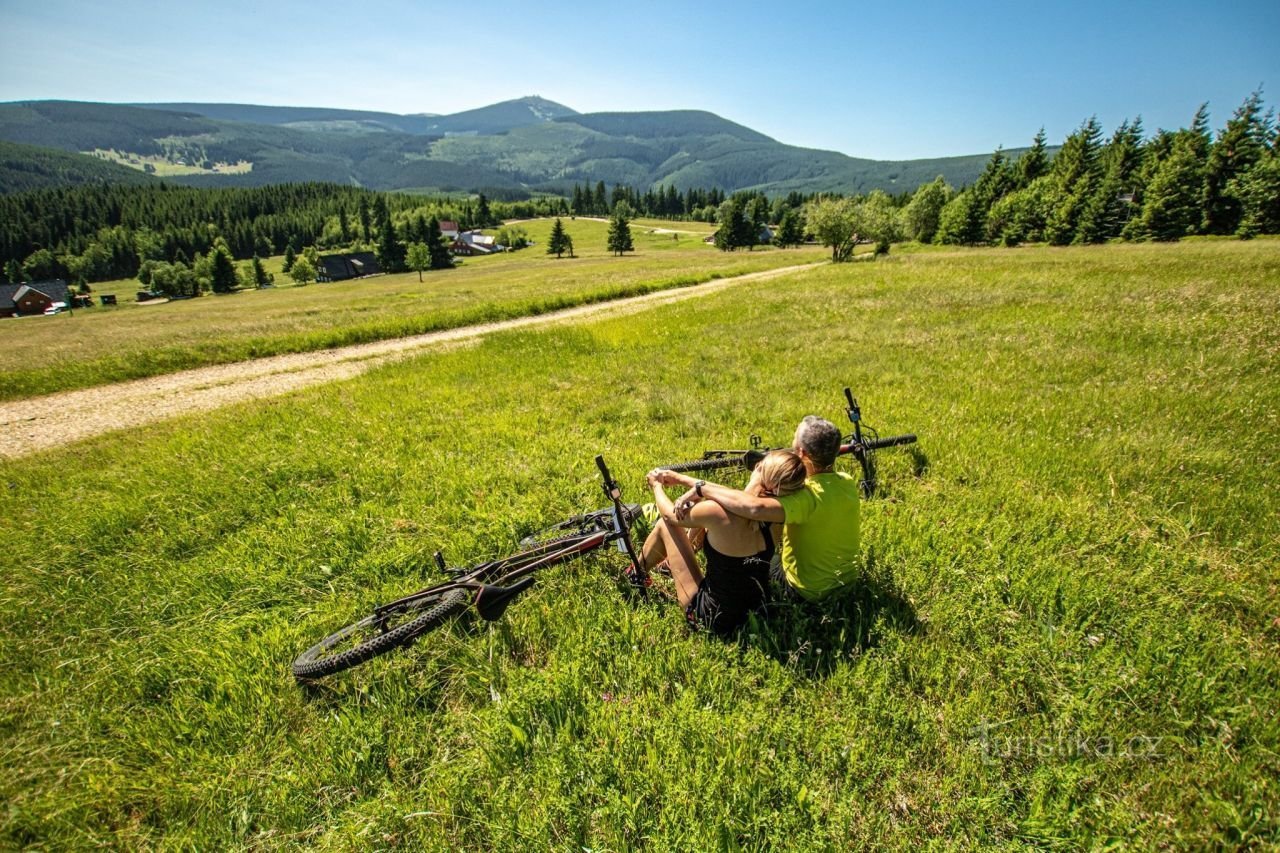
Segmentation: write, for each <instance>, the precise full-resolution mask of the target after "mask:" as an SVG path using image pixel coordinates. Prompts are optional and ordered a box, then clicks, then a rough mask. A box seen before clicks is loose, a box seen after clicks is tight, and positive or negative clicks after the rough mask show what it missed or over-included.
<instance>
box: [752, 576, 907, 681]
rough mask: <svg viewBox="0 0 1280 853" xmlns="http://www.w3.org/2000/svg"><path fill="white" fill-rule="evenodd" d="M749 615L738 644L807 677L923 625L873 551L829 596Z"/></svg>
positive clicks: (776, 603) (781, 603)
mask: <svg viewBox="0 0 1280 853" xmlns="http://www.w3.org/2000/svg"><path fill="white" fill-rule="evenodd" d="M752 618H753V621H752V623H751V624H750V625H749V626H748V627H747V628H746V629H744V630H743V632H742V633H741V635H740V636H739V643H740V644H741V645H742V647H743V648H756V649H759V650H761V651H763V652H764V653H765V654H767V655H769V656H770V657H771V658H773V659H774V660H776V661H777V662H778V663H780V664H782V665H783V666H786V667H787V668H789V669H792V670H795V671H796V672H799V673H802V674H805V675H807V676H809V677H811V678H825V677H827V676H829V675H830V674H831V673H832V672H833V671H834V670H835V669H836V667H837V666H838V665H839V664H840V662H841V661H847V660H848V659H849V658H850V657H856V656H857V655H858V654H861V653H862V652H865V651H867V650H868V649H872V648H875V647H876V646H877V645H879V644H880V642H881V641H882V640H883V639H884V637H885V636H887V635H889V634H918V633H920V632H922V631H923V630H924V628H923V626H922V625H921V623H920V621H919V619H917V618H916V610H915V607H913V606H912V604H911V602H910V601H908V600H907V598H906V596H905V595H904V594H903V593H902V591H901V590H900V589H899V588H898V586H897V584H896V582H895V581H894V580H893V577H892V574H891V573H890V572H889V571H888V570H887V569H886V568H885V567H883V566H880V565H879V564H878V563H877V560H876V555H875V552H874V551H872V552H871V553H870V554H869V555H868V557H867V565H866V570H865V572H864V574H863V576H862V579H861V580H859V581H857V582H856V583H854V584H852V585H850V586H849V587H848V588H847V589H845V590H844V591H843V592H841V593H839V594H838V595H836V596H835V597H834V598H832V599H831V600H828V601H823V602H822V603H820V604H812V603H809V602H789V601H776V600H775V601H774V602H771V603H770V604H769V605H768V606H767V608H766V610H765V613H764V614H763V617H762V618H757V617H752Z"/></svg>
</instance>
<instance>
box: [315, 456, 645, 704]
mask: <svg viewBox="0 0 1280 853" xmlns="http://www.w3.org/2000/svg"><path fill="white" fill-rule="evenodd" d="M596 466H597V467H599V469H600V475H601V476H602V477H603V478H604V493H605V495H606V496H607V497H608V498H609V504H610V505H609V506H607V507H605V508H604V509H600V510H596V511H595V512H589V513H587V514H585V515H575V516H573V517H572V518H570V519H567V520H566V521H562V522H560V523H559V524H556V525H553V526H551V527H549V528H547V529H545V530H543V531H542V532H541V533H538V534H536V535H534V536H531V537H527V538H526V539H524V540H523V541H522V542H521V547H522V548H523V550H521V551H520V552H519V553H518V554H513V555H511V556H510V557H503V558H501V559H498V560H490V561H488V562H484V563H480V564H479V565H476V566H472V567H470V568H465V569H451V568H448V567H447V566H445V563H444V558H443V557H442V556H441V555H440V553H439V552H438V551H437V552H436V555H435V559H436V565H437V566H438V567H439V569H440V570H441V571H443V572H448V573H450V574H453V575H454V576H455V577H454V579H453V580H449V581H445V582H444V583H439V584H436V585H435V586H429V587H427V588H426V589H422V590H419V591H418V592H415V593H413V594H412V595H408V596H405V597H404V598H401V599H399V600H397V601H393V602H391V603H390V604H383V605H380V606H378V607H376V608H374V611H373V613H371V614H369V615H368V616H366V617H365V618H363V619H361V620H360V621H359V622H356V623H354V624H352V625H348V626H347V627H346V628H343V629H342V630H341V631H337V632H336V633H333V634H330V635H329V636H327V637H325V638H324V639H323V640H321V641H320V642H318V643H316V644H315V645H314V646H312V647H311V648H309V649H307V650H306V651H305V652H303V653H302V654H301V655H299V656H298V658H297V660H295V661H294V662H293V674H294V676H295V677H297V678H298V679H311V678H319V677H321V676H325V675H332V674H333V673H335V672H341V671H342V670H344V669H350V668H351V667H353V666H356V665H358V664H361V663H364V662H365V661H367V660H369V659H370V658H372V657H376V656H377V655H380V654H382V653H384V652H389V651H391V650H392V649H395V648H398V647H400V646H404V645H408V644H409V643H412V642H413V641H414V640H416V639H417V638H418V637H419V636H421V635H422V634H424V633H426V632H427V631H430V630H431V629H432V628H435V627H437V626H438V625H440V624H441V623H443V622H445V621H446V620H448V619H449V618H451V617H453V616H456V615H458V614H459V613H461V612H462V611H464V610H465V609H466V608H467V605H468V604H470V605H473V606H474V607H475V609H476V612H477V613H479V614H480V618H482V619H485V620H488V621H493V620H495V619H499V618H501V616H502V614H503V613H504V612H506V609H507V605H509V604H510V603H511V601H512V599H514V598H515V597H516V596H518V595H519V594H520V593H522V592H524V591H525V590H527V589H528V588H529V587H531V586H532V585H533V582H534V574H535V573H536V572H539V571H541V570H542V569H546V568H550V567H551V566H558V565H560V564H561V563H567V562H569V561H570V560H573V559H577V558H578V557H582V556H584V555H586V554H589V553H591V552H592V551H595V550H597V549H599V548H604V547H605V546H607V545H609V544H610V543H616V544H617V546H618V549H619V550H621V551H622V552H623V553H624V554H626V555H627V559H628V560H629V561H630V562H629V563H628V570H627V573H626V578H627V580H628V582H629V584H630V585H631V586H632V587H634V588H636V589H640V590H643V589H644V588H645V587H647V586H648V585H649V577H648V575H647V574H645V573H644V571H643V569H642V568H640V567H641V566H642V563H641V562H640V560H639V558H638V556H637V554H636V550H635V546H634V545H633V544H632V542H631V534H630V530H631V523H632V522H633V521H635V519H636V516H637V515H639V513H640V507H639V506H637V505H635V504H624V503H622V489H621V487H620V486H619V485H618V484H617V482H616V481H615V480H614V479H613V476H612V475H611V474H610V473H609V466H608V465H606V464H605V461H604V457H602V456H597V457H596Z"/></svg>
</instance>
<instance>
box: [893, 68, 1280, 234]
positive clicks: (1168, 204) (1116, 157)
mask: <svg viewBox="0 0 1280 853" xmlns="http://www.w3.org/2000/svg"><path fill="white" fill-rule="evenodd" d="M1278 131H1280V128H1277V126H1276V123H1275V120H1274V117H1273V115H1272V113H1271V112H1270V111H1267V112H1264V111H1263V105H1262V98H1261V93H1259V92H1254V93H1253V94H1251V95H1250V96H1249V97H1248V98H1246V99H1245V101H1244V103H1243V104H1241V105H1240V107H1239V108H1237V109H1236V110H1235V112H1234V113H1233V114H1232V116H1231V118H1230V119H1228V120H1227V122H1226V123H1225V125H1224V126H1223V127H1221V128H1220V129H1219V130H1218V131H1217V132H1216V133H1213V132H1212V131H1211V130H1210V127H1209V111H1208V106H1207V105H1203V106H1201V107H1200V109H1199V110H1197V111H1196V114H1195V116H1194V117H1193V119H1192V121H1191V126H1190V127H1186V128H1181V129H1179V130H1175V131H1168V130H1158V131H1156V133H1155V134H1154V135H1153V136H1151V137H1147V136H1145V134H1144V131H1143V127H1142V121H1141V119H1136V120H1134V121H1132V122H1130V121H1124V122H1122V123H1121V124H1120V126H1119V127H1118V128H1116V129H1115V131H1114V132H1113V133H1112V134H1111V136H1110V138H1108V139H1105V140H1104V138H1103V131H1102V127H1101V125H1100V124H1099V123H1098V121H1097V119H1096V118H1090V119H1088V120H1087V121H1085V122H1084V123H1083V124H1081V125H1080V127H1079V128H1078V129H1077V130H1076V131H1075V132H1073V133H1072V134H1070V135H1069V136H1068V137H1067V138H1066V140H1065V141H1064V142H1063V144H1062V147H1061V149H1060V150H1059V151H1058V153H1057V154H1056V156H1054V157H1052V158H1050V157H1049V156H1048V155H1047V154H1046V148H1045V139H1044V132H1043V130H1042V131H1041V132H1040V133H1039V134H1038V135H1037V136H1036V138H1035V141H1034V143H1033V145H1032V147H1031V148H1030V149H1028V150H1027V151H1026V152H1025V153H1024V154H1023V155H1022V156H1021V157H1019V158H1017V159H1016V160H1015V159H1010V158H1008V157H1006V156H1004V154H1003V152H1002V151H999V150H997V151H996V152H995V153H994V154H993V155H992V156H991V159H990V160H989V161H988V162H987V166H986V168H985V169H984V170H983V172H982V174H981V176H979V178H978V180H977V181H975V182H974V184H973V185H972V186H971V187H967V188H965V189H964V190H962V191H960V192H955V191H953V190H952V189H951V188H950V187H948V186H946V184H945V182H943V181H942V179H941V178H939V179H938V180H936V181H934V182H933V183H932V184H928V185H926V186H924V187H921V188H920V189H919V190H917V192H916V193H915V194H914V196H913V197H912V199H911V201H910V202H909V203H908V204H907V205H906V206H905V207H904V208H903V210H902V216H901V230H902V232H903V234H904V236H906V237H909V238H911V239H917V240H921V241H924V242H930V241H932V242H936V243H944V244H962V245H997V244H998V245H1005V246H1016V245H1018V244H1019V243H1024V242H1046V243H1050V244H1052V245H1059V246H1061V245H1067V244H1087V243H1101V242H1105V241H1107V240H1111V239H1115V238H1121V239H1125V240H1148V239H1149V240H1177V239H1180V238H1182V237H1187V236H1191V235H1197V234H1220V235H1231V234H1233V235H1236V236H1240V237H1251V236H1253V235H1256V234H1262V233H1269V234H1274V233H1277V232H1280V135H1278Z"/></svg>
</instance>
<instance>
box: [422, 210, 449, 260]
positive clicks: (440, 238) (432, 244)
mask: <svg viewBox="0 0 1280 853" xmlns="http://www.w3.org/2000/svg"><path fill="white" fill-rule="evenodd" d="M425 242H426V244H427V251H428V252H429V253H430V255H431V269H433V270H447V269H451V268H452V267H453V255H451V254H449V242H448V241H447V240H446V239H445V236H444V234H442V233H441V232H440V220H438V219H436V218H435V217H434V216H433V217H431V218H430V219H428V220H427V239H426V241H425Z"/></svg>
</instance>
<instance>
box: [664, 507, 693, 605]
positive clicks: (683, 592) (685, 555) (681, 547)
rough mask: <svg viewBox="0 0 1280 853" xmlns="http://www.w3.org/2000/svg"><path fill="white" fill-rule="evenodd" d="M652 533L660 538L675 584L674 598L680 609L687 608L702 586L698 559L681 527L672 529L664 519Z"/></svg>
mask: <svg viewBox="0 0 1280 853" xmlns="http://www.w3.org/2000/svg"><path fill="white" fill-rule="evenodd" d="M654 532H655V533H658V534H659V535H660V536H661V537H662V547H663V551H664V552H665V553H666V555H667V565H668V566H670V567H671V579H672V580H673V581H675V582H676V597H677V598H679V599H680V605H681V606H682V607H688V606H689V602H690V601H693V596H694V595H695V594H697V592H698V587H699V586H701V585H702V570H701V569H699V568H698V558H697V557H696V556H695V555H694V553H693V544H692V543H690V542H689V537H688V536H687V535H686V534H685V532H684V528H683V527H672V526H671V525H669V524H667V522H666V520H665V519H662V520H660V521H659V522H658V524H657V526H655V527H654Z"/></svg>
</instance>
